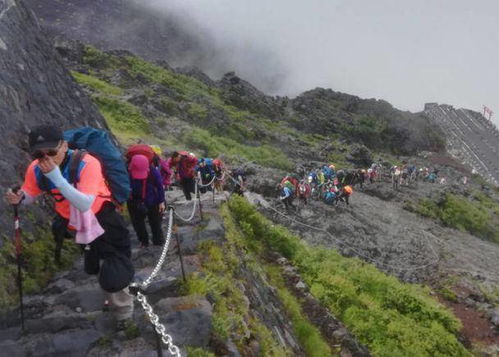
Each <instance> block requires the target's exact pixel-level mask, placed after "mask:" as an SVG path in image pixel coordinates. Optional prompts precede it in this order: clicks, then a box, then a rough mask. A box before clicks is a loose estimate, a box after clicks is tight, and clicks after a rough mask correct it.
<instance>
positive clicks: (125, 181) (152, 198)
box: [5, 125, 246, 329]
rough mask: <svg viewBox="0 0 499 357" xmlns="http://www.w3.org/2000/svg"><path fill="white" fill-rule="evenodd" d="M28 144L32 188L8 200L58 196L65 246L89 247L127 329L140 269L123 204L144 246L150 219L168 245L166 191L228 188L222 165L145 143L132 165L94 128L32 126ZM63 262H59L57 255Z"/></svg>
mask: <svg viewBox="0 0 499 357" xmlns="http://www.w3.org/2000/svg"><path fill="white" fill-rule="evenodd" d="M28 139H29V140H28V142H29V150H30V154H31V156H32V161H31V163H30V165H29V166H28V168H27V170H26V173H25V177H24V182H23V184H22V185H21V186H15V188H12V189H9V190H8V191H7V193H6V194H5V199H6V200H7V202H9V203H10V204H11V205H13V206H15V207H17V206H18V205H20V204H21V205H28V204H31V203H33V202H35V200H36V198H37V197H39V196H40V195H42V194H43V193H46V194H48V195H49V196H50V197H52V198H53V201H54V209H55V213H56V218H55V219H54V222H53V224H52V228H53V232H54V239H56V241H59V240H61V241H60V243H61V244H62V240H63V239H64V238H65V237H67V238H69V237H73V238H74V239H75V242H76V243H78V244H80V245H81V247H82V252H83V254H84V270H85V272H86V273H88V274H91V275H98V281H99V285H100V287H101V288H102V290H103V291H104V292H105V294H106V298H105V300H106V301H105V306H106V307H107V308H109V309H110V310H113V311H114V312H115V317H116V320H117V325H118V326H117V327H118V329H124V328H126V326H127V323H128V321H129V320H130V319H131V318H132V316H133V295H132V294H131V293H130V291H129V288H128V287H129V285H130V283H131V282H132V280H133V279H134V274H135V271H134V267H133V264H132V262H131V242H130V235H129V231H128V228H127V224H126V222H125V220H124V218H123V216H122V215H121V214H120V210H121V206H122V205H123V204H124V203H126V204H127V209H128V212H129V214H130V218H131V222H132V225H133V228H134V230H135V231H136V233H137V237H138V240H139V242H140V244H141V246H142V247H147V246H148V245H149V237H148V233H147V229H146V219H147V220H148V223H149V226H150V230H151V233H152V243H153V244H154V245H157V246H160V245H163V244H164V241H165V237H164V235H163V230H162V227H161V221H162V216H163V213H164V211H165V209H166V195H165V193H166V192H167V191H168V190H170V189H171V186H172V185H173V184H177V185H179V186H181V187H182V190H183V192H184V195H185V198H186V200H192V196H191V194H192V193H194V192H195V186H196V181H197V180H198V177H199V184H200V186H202V185H203V184H207V183H209V182H212V184H213V186H214V187H215V189H217V190H220V191H221V190H223V182H224V177H225V172H226V170H225V168H224V164H223V162H222V160H220V159H215V160H212V159H208V158H202V159H198V158H196V157H195V156H194V155H193V154H192V153H188V152H185V151H174V152H172V153H171V154H169V155H168V156H167V157H165V158H163V157H162V154H164V153H162V152H161V149H160V148H159V147H157V146H149V145H145V144H137V145H132V146H131V147H130V148H129V149H128V150H127V152H126V162H125V161H124V160H123V158H122V155H121V153H120V151H119V150H118V149H117V148H116V146H115V145H114V143H113V141H112V140H111V138H110V137H109V135H108V133H107V132H106V131H104V130H99V129H93V128H89V127H86V128H80V129H73V130H69V131H66V132H62V131H61V129H60V128H58V127H56V126H53V125H40V126H37V127H34V128H32V130H31V131H30V133H29V138H28ZM231 174H232V175H231ZM231 174H230V173H229V175H228V176H229V177H232V179H233V180H234V181H235V182H237V183H238V184H236V185H235V187H236V188H235V189H234V191H235V192H236V193H239V194H242V192H243V191H244V183H245V181H246V179H245V175H244V171H243V170H241V169H235V170H234V171H232V172H231ZM60 249H61V247H59V251H60ZM55 256H56V261H57V252H56V255H55Z"/></svg>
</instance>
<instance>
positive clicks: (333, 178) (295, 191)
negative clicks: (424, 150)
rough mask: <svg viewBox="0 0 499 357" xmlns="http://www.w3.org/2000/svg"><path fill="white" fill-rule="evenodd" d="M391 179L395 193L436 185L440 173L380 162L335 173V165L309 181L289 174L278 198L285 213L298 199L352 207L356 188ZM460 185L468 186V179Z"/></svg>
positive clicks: (317, 172)
mask: <svg viewBox="0 0 499 357" xmlns="http://www.w3.org/2000/svg"><path fill="white" fill-rule="evenodd" d="M387 176H388V177H389V178H390V180H391V182H392V186H393V188H394V189H398V188H399V187H400V186H409V185H411V184H413V183H417V182H418V181H424V182H429V183H435V182H437V179H438V170H437V169H434V170H432V171H430V170H429V169H428V168H427V167H421V168H419V169H418V168H417V167H416V165H414V164H409V163H407V162H405V161H403V162H402V164H401V165H394V166H391V167H390V168H389V169H388V168H387V167H385V166H384V165H383V163H382V160H381V159H380V160H379V161H378V162H374V163H372V165H371V166H370V167H369V168H367V169H339V170H336V167H335V165H334V164H330V165H324V166H322V167H320V168H318V169H315V170H313V171H311V172H310V173H309V174H308V176H307V177H306V179H299V178H298V177H296V176H293V175H291V174H288V175H287V176H285V177H284V178H283V179H282V180H281V182H280V183H279V185H278V188H279V192H280V193H279V198H280V200H281V201H282V202H283V203H284V206H285V207H286V209H288V210H289V209H291V208H293V209H296V207H295V205H294V203H293V202H294V200H295V199H299V200H300V201H301V202H303V203H304V204H307V200H308V199H309V198H313V199H316V200H321V201H323V202H324V203H326V204H330V205H337V204H338V202H344V203H345V204H347V205H349V203H350V196H351V195H352V192H353V188H352V187H354V186H355V185H359V186H360V188H361V189H362V188H363V186H364V184H365V183H366V182H369V183H371V184H372V183H374V182H376V181H380V180H384V179H385V178H386V177H387ZM461 181H462V182H463V183H464V184H466V182H467V177H463V178H462V179H461ZM438 182H439V183H440V184H445V182H446V179H445V177H441V178H440V180H438Z"/></svg>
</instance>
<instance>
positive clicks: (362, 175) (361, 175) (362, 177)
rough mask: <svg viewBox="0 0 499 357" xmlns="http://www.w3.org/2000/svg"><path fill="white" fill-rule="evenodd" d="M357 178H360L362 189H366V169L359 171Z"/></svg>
mask: <svg viewBox="0 0 499 357" xmlns="http://www.w3.org/2000/svg"><path fill="white" fill-rule="evenodd" d="M357 176H358V177H359V184H360V188H363V187H364V183H365V182H366V170H365V169H359V170H358V171H357Z"/></svg>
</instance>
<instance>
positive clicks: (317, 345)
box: [263, 265, 332, 357]
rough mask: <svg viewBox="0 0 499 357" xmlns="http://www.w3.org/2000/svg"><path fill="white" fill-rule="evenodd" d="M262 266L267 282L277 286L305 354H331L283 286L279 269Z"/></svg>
mask: <svg viewBox="0 0 499 357" xmlns="http://www.w3.org/2000/svg"><path fill="white" fill-rule="evenodd" d="M263 267H264V269H265V271H266V272H267V277H268V278H269V282H270V283H271V284H272V286H274V287H275V288H277V293H278V295H279V298H280V299H281V301H282V303H283V305H284V308H285V309H286V311H287V313H288V314H289V317H290V320H291V322H292V324H293V330H294V333H295V335H296V336H297V337H298V340H299V341H300V345H301V346H302V347H303V349H304V350H305V352H306V353H307V356H310V357H324V356H331V355H332V352H331V349H330V348H329V346H328V344H327V343H326V342H325V341H324V339H323V338H322V336H321V333H320V331H319V330H318V329H317V327H315V326H314V325H312V323H310V322H309V321H308V319H307V318H306V317H305V316H304V315H303V313H302V309H301V305H300V302H299V301H298V299H297V298H296V297H295V296H294V295H292V294H291V293H290V292H289V290H288V289H287V288H286V287H285V284H284V280H283V277H282V273H281V269H280V268H279V267H277V266H271V265H263Z"/></svg>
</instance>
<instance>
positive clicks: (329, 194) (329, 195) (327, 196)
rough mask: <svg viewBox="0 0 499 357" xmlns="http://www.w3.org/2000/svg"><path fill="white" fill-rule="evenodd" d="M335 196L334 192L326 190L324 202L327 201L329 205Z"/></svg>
mask: <svg viewBox="0 0 499 357" xmlns="http://www.w3.org/2000/svg"><path fill="white" fill-rule="evenodd" d="M335 198H336V194H335V193H333V192H331V191H328V192H326V194H325V195H324V202H325V203H327V204H328V205H331V204H333V203H334V200H335Z"/></svg>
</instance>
